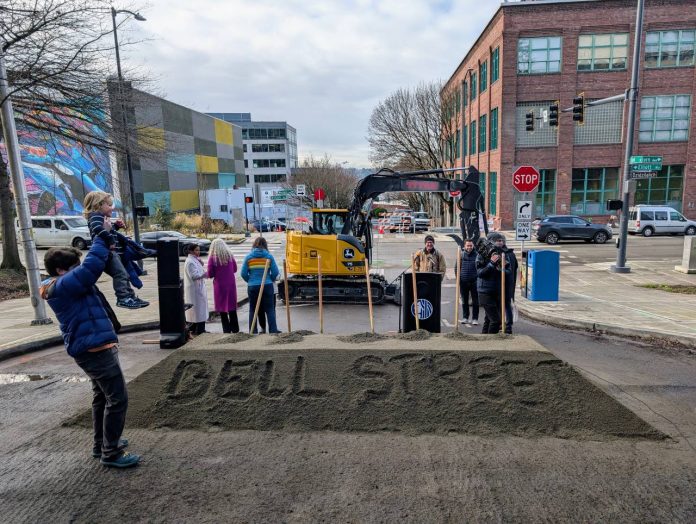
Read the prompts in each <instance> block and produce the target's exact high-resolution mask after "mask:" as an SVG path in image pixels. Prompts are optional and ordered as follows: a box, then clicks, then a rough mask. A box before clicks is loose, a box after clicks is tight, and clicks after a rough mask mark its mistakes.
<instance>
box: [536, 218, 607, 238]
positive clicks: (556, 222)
mask: <svg viewBox="0 0 696 524" xmlns="http://www.w3.org/2000/svg"><path fill="white" fill-rule="evenodd" d="M532 231H533V235H534V236H535V237H536V239H537V240H538V241H539V242H546V243H547V244H557V243H558V241H559V240H575V239H582V240H584V241H585V242H595V243H596V244H604V243H605V242H606V241H607V240H609V239H610V238H611V236H612V231H611V228H610V227H609V226H607V225H605V224H593V223H591V222H588V221H587V220H585V219H584V218H580V217H579V216H575V215H549V216H545V217H544V218H542V219H541V220H535V221H534V223H533V225H532Z"/></svg>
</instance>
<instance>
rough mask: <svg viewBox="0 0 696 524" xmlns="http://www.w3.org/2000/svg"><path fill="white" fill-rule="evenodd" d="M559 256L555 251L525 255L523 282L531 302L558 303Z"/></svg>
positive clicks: (533, 252) (532, 252)
mask: <svg viewBox="0 0 696 524" xmlns="http://www.w3.org/2000/svg"><path fill="white" fill-rule="evenodd" d="M560 270H561V256H560V255H559V253H558V252H557V251H548V250H539V251H536V250H530V251H529V252H528V253H527V265H526V270H525V273H526V275H525V277H526V278H525V281H526V286H527V294H526V296H527V298H528V299H529V300H533V301H537V302H538V301H544V300H547V301H558V283H559V279H560V273H561V271H560Z"/></svg>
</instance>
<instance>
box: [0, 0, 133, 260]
mask: <svg viewBox="0 0 696 524" xmlns="http://www.w3.org/2000/svg"><path fill="white" fill-rule="evenodd" d="M110 7H111V5H110V3H109V2H108V1H107V0H13V1H12V3H10V4H9V6H0V46H1V47H2V53H3V55H4V59H5V61H6V66H7V70H8V82H9V85H10V97H11V99H12V103H13V106H14V110H15V119H16V121H17V127H18V130H19V131H20V132H22V131H24V132H27V131H28V132H32V133H35V134H36V135H37V136H39V137H40V138H41V140H44V141H45V142H50V141H57V142H58V143H61V142H62V141H64V140H68V141H71V142H74V143H76V144H79V145H81V146H83V147H84V148H85V151H87V149H88V148H90V147H91V148H98V149H101V150H105V149H110V150H115V151H116V152H119V151H121V150H122V149H123V148H122V145H123V144H124V143H125V142H124V140H123V135H124V133H123V130H122V129H119V126H118V122H117V121H116V120H114V122H115V123H116V125H112V121H111V118H110V117H109V112H108V111H107V110H106V109H107V107H108V102H107V100H108V99H109V88H108V86H107V82H106V81H105V80H106V79H105V76H104V71H108V69H109V65H110V60H112V57H111V55H110V51H111V50H112V49H113V41H112V40H111V38H112V35H111V33H112V27H111V19H110V16H109V9H110ZM111 97H112V100H113V93H112V96H111ZM4 102H5V100H0V104H3V103H4ZM0 164H2V165H1V166H0V179H2V180H0V218H1V219H2V224H3V261H2V264H1V265H0V267H2V268H14V269H22V267H21V264H20V262H19V254H18V251H17V242H16V235H15V231H14V227H13V225H12V221H13V220H12V219H13V211H12V207H13V206H12V201H11V199H12V195H11V192H10V189H9V183H8V180H7V178H8V177H7V166H6V164H5V163H4V162H3V160H2V159H0Z"/></svg>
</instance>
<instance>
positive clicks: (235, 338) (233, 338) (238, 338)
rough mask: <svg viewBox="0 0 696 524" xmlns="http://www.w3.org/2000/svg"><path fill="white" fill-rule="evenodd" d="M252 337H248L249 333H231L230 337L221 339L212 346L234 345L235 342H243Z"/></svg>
mask: <svg viewBox="0 0 696 524" xmlns="http://www.w3.org/2000/svg"><path fill="white" fill-rule="evenodd" d="M253 337H254V335H250V334H249V333H242V332H240V333H232V334H231V335H228V336H226V337H222V338H221V339H220V340H216V341H215V342H213V344H236V343H237V342H245V341H247V340H249V339H250V338H253Z"/></svg>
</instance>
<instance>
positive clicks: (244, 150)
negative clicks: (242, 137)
mask: <svg viewBox="0 0 696 524" xmlns="http://www.w3.org/2000/svg"><path fill="white" fill-rule="evenodd" d="M242 151H243V152H244V153H246V152H247V147H246V144H244V145H243V146H242Z"/></svg>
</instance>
